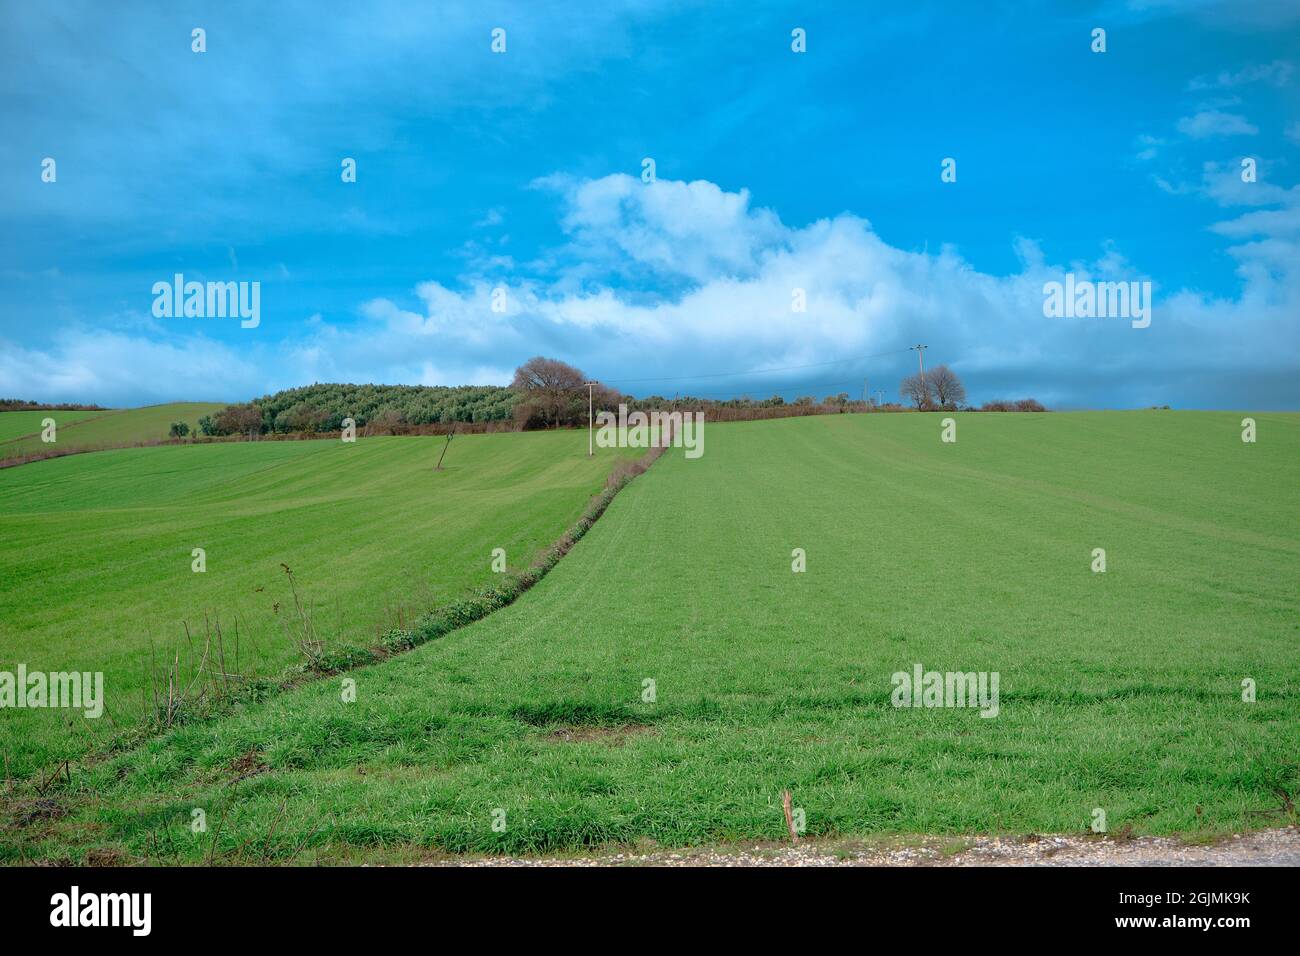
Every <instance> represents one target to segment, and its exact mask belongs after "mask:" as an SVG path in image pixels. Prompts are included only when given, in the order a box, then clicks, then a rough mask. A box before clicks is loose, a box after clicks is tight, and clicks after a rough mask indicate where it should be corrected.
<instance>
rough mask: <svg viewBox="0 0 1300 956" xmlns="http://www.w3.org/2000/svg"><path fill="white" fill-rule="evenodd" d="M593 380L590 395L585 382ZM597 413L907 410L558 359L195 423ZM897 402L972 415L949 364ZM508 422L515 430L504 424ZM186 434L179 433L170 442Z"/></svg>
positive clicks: (721, 416) (304, 427) (409, 425)
mask: <svg viewBox="0 0 1300 956" xmlns="http://www.w3.org/2000/svg"><path fill="white" fill-rule="evenodd" d="M589 382H590V389H589V387H588V383H589ZM589 390H590V401H591V408H590V411H591V412H592V413H597V412H602V411H610V412H615V411H617V409H618V406H619V404H620V403H626V404H628V405H635V407H637V408H640V409H644V410H654V409H677V408H689V409H691V410H702V411H704V412H705V414H706V415H709V416H710V417H712V418H713V419H715V420H738V419H744V418H761V417H770V416H772V415H779V416H785V415H789V414H826V413H828V412H849V411H854V412H857V411H871V410H874V409H877V408H879V409H881V410H888V411H901V410H903V406H901V405H885V406H877V405H876V404H875V403H874V402H869V401H865V400H854V399H852V398H850V397H849V394H848V393H847V392H838V393H836V394H833V395H827V396H824V397H823V398H822V399H821V400H820V401H819V400H818V399H817V398H816V397H814V396H813V395H802V396H800V397H798V398H796V399H795V400H794V401H792V402H787V401H786V400H785V399H784V398H783V397H781V396H780V395H773V396H771V397H770V398H759V399H754V398H749V397H747V396H746V397H741V398H728V399H721V400H718V399H707V398H698V397H695V396H690V395H686V396H675V397H673V398H667V397H665V396H662V395H648V396H645V397H643V398H634V397H632V396H630V395H625V394H623V393H622V392H620V391H619V390H618V389H616V388H611V387H609V386H607V385H604V384H603V383H600V382H593V381H591V380H590V379H589V378H588V377H587V376H586V375H585V374H583V372H582V370H581V369H578V368H576V367H574V366H572V365H569V364H568V363H566V362H561V361H560V360H558V359H553V358H546V357H544V356H540V355H539V356H535V357H534V358H531V359H529V360H528V361H526V362H524V363H523V364H522V365H520V366H519V367H518V368H517V369H516V370H515V375H514V379H513V380H512V381H511V383H510V385H509V386H508V387H503V386H499V385H464V386H459V387H449V386H445V385H350V384H322V383H317V384H313V385H306V386H303V387H301V388H291V389H286V390H284V391H280V392H276V393H274V394H272V395H264V396H263V397H261V398H258V399H254V400H253V401H251V402H246V403H243V404H239V405H230V406H227V407H226V408H224V409H222V410H221V411H219V412H217V413H216V414H215V415H205V416H204V417H203V418H200V419H199V422H198V434H200V435H241V434H242V435H248V436H249V437H254V436H256V435H259V434H301V433H305V434H312V433H316V432H336V431H339V430H340V429H341V428H342V427H343V420H344V419H346V418H351V419H352V420H353V421H354V422H355V423H356V426H357V428H358V429H363V428H368V429H369V430H370V431H371V432H372V433H373V432H374V431H379V432H384V431H389V432H393V433H399V432H404V431H416V430H420V426H428V425H438V424H443V425H446V424H450V423H453V422H455V423H461V424H470V423H475V424H478V423H501V425H503V426H504V427H512V426H513V427H514V428H516V429H519V430H531V429H537V428H562V427H566V426H576V425H585V424H586V423H587V415H588V391H589ZM900 391H901V394H902V396H903V398H904V399H906V400H907V401H908V403H909V404H911V405H912V406H913V407H915V408H916V409H918V410H921V411H928V410H957V409H962V410H972V411H973V410H975V409H972V408H971V407H970V406H968V405H966V387H965V386H964V385H963V384H962V381H961V379H960V378H959V377H958V376H957V374H956V373H955V372H954V371H952V369H950V368H949V367H948V366H947V365H939V366H936V367H935V368H932V369H929V370H928V371H926V372H925V374H924V376H922V375H921V374H920V373H917V374H916V375H910V376H908V377H907V378H905V379H903V382H902V387H901V390H900ZM981 410H983V411H1046V409H1045V408H1043V406H1042V405H1041V404H1039V403H1038V402H1036V401H1035V400H1033V399H1022V400H1020V401H1018V402H987V403H985V405H984V406H983V407H982V409H981ZM506 423H509V424H508V425H507V424H506ZM184 436H185V431H182V430H181V429H179V428H175V429H174V430H173V437H184Z"/></svg>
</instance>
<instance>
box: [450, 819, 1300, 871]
mask: <svg viewBox="0 0 1300 956" xmlns="http://www.w3.org/2000/svg"><path fill="white" fill-rule="evenodd" d="M426 865H429V866H1300V828H1298V827H1295V826H1289V827H1286V828H1284V829H1280V830H1260V831H1256V832H1253V833H1248V834H1245V835H1241V834H1234V835H1233V836H1232V837H1229V838H1228V839H1225V840H1222V841H1220V842H1217V843H1214V844H1199V843H1198V844H1189V843H1184V842H1182V841H1181V840H1177V839H1172V838H1169V837H1132V838H1125V839H1113V838H1109V837H1089V836H1073V835H1071V836H1028V837H969V838H951V837H947V838H945V837H918V838H912V839H893V840H877V841H867V840H815V841H814V840H809V841H804V842H801V843H800V844H799V845H798V846H790V845H788V844H785V845H782V844H775V843H737V844H733V845H728V846H715V847H695V848H688V849H681V850H649V851H645V852H640V851H609V852H602V853H596V854H593V855H590V856H551V857H531V858H529V857H523V858H521V857H478V858H466V857H446V858H439V859H434V860H429V861H427V863H426Z"/></svg>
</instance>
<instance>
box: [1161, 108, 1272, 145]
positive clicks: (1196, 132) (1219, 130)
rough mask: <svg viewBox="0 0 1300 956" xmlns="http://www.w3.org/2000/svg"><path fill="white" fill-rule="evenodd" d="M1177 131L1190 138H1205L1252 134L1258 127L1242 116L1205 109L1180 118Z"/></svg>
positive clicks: (1256, 131) (1257, 130)
mask: <svg viewBox="0 0 1300 956" xmlns="http://www.w3.org/2000/svg"><path fill="white" fill-rule="evenodd" d="M1178 132H1180V133H1182V134H1183V135H1184V136H1190V137H1192V139H1205V138H1206V137H1208V136H1254V135H1255V134H1256V133H1258V132H1259V129H1258V128H1257V127H1256V126H1254V125H1252V124H1251V123H1250V122H1249V121H1247V119H1246V118H1245V117H1244V116H1238V115H1237V114H1236V113H1224V112H1221V111H1219V110H1216V109H1207V110H1201V111H1200V112H1199V113H1195V114H1194V115H1192V116H1184V117H1183V118H1182V119H1180V120H1179V121H1178Z"/></svg>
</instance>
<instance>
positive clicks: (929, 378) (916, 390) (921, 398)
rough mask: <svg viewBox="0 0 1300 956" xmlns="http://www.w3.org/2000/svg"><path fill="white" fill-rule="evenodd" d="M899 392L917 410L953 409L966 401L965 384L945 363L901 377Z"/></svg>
mask: <svg viewBox="0 0 1300 956" xmlns="http://www.w3.org/2000/svg"><path fill="white" fill-rule="evenodd" d="M899 394H901V395H902V396H903V398H905V399H907V400H908V401H909V402H911V403H912V404H913V405H915V406H916V407H917V409H919V410H927V409H941V410H945V411H947V410H954V409H957V408H960V407H961V406H962V403H964V402H965V401H966V386H965V385H963V384H962V381H961V379H960V378H958V377H957V373H956V372H954V371H953V370H952V369H950V368H949V367H948V366H946V365H937V366H935V367H934V368H932V369H930V370H929V371H928V372H926V373H925V374H924V375H922V374H921V373H920V372H918V373H917V374H915V375H909V376H907V378H905V379H903V381H902V383H901V384H900V386H899Z"/></svg>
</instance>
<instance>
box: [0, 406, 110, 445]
mask: <svg viewBox="0 0 1300 956" xmlns="http://www.w3.org/2000/svg"><path fill="white" fill-rule="evenodd" d="M106 414H109V413H108V412H105V411H66V412H65V411H57V410H55V411H47V410H41V411H23V412H0V454H3V453H4V451H5V449H4V446H5V445H6V444H7V443H8V442H11V441H13V440H14V439H17V438H24V437H29V436H35V437H36V440H37V441H40V434H41V422H43V421H45V419H47V418H53V419H54V423H55V426H56V428H64V427H66V426H68V425H71V424H73V423H74V422H82V421H85V420H86V419H88V418H97V417H98V416H100V415H106Z"/></svg>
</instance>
